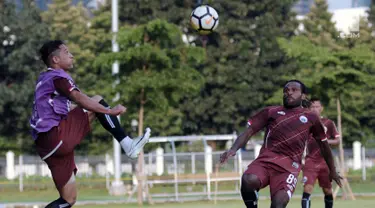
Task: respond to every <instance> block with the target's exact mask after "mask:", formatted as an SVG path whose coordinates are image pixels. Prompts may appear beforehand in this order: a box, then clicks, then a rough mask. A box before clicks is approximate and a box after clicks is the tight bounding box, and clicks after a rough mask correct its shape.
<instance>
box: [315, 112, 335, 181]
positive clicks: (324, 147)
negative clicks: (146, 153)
mask: <svg viewBox="0 0 375 208" xmlns="http://www.w3.org/2000/svg"><path fill="white" fill-rule="evenodd" d="M312 134H313V137H314V138H315V140H316V141H317V143H318V145H319V148H320V152H321V153H322V156H323V158H324V160H325V161H326V163H327V165H328V168H329V170H330V177H331V179H333V180H334V181H335V182H336V183H337V185H339V186H340V187H341V181H340V180H341V179H342V178H341V176H339V175H338V174H337V172H336V167H335V163H334V160H333V155H332V151H331V148H330V147H329V144H328V142H327V137H326V134H325V131H324V128H323V125H322V124H321V122H320V120H319V119H318V120H317V122H315V124H314V125H313V127H312Z"/></svg>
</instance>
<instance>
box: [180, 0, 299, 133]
mask: <svg viewBox="0 0 375 208" xmlns="http://www.w3.org/2000/svg"><path fill="white" fill-rule="evenodd" d="M294 2H295V1H291V0H283V1H251V3H250V2H249V1H239V0H238V1H220V0H219V1H213V2H212V4H210V5H211V6H213V7H214V8H215V9H216V10H217V11H218V13H219V19H220V24H219V27H218V29H217V33H213V34H211V35H209V36H208V37H207V38H208V42H207V44H206V50H207V54H208V63H207V64H206V65H205V66H204V68H203V69H202V74H203V75H204V76H205V77H207V79H206V83H205V87H204V89H203V90H202V91H201V94H200V95H199V96H197V97H194V98H191V99H188V100H186V102H184V104H183V106H182V108H183V109H185V112H186V114H185V115H186V118H187V121H186V123H185V126H184V127H185V133H187V134H189V133H204V134H228V133H232V132H233V131H239V130H240V129H241V127H243V126H245V123H246V119H247V118H248V117H249V116H250V115H251V114H253V113H254V112H255V111H257V110H258V109H259V108H262V107H265V103H264V101H265V100H266V99H267V98H268V97H269V96H270V95H271V94H272V93H273V91H274V90H276V89H278V88H279V87H280V86H281V83H282V81H283V80H282V79H281V78H282V75H283V74H285V73H292V72H294V71H295V70H296V68H295V66H293V63H290V62H287V61H286V59H285V56H284V52H283V51H281V50H280V48H279V46H278V44H277V42H276V37H285V38H289V37H291V36H293V35H294V30H295V29H296V27H297V21H296V19H295V14H294V13H293V12H291V7H292V4H293V3H294ZM205 3H207V1H203V4H205ZM193 35H196V34H193ZM204 41H205V39H204V38H202V37H197V39H196V40H195V44H197V45H203V46H204V45H205V42H204Z"/></svg>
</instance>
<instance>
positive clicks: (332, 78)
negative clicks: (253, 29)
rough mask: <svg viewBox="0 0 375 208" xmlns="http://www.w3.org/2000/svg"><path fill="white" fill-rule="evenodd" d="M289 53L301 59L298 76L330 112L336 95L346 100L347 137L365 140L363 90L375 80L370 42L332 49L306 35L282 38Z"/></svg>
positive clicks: (345, 124) (332, 109) (331, 113)
mask: <svg viewBox="0 0 375 208" xmlns="http://www.w3.org/2000/svg"><path fill="white" fill-rule="evenodd" d="M279 43H280V46H281V47H282V48H283V49H284V50H285V51H286V53H287V55H288V57H290V58H293V59H295V60H297V61H298V63H300V65H301V67H303V68H302V69H301V71H300V72H299V74H298V75H297V77H298V78H300V79H301V80H303V81H305V83H306V84H307V85H308V86H310V87H311V94H312V95H313V96H318V97H320V98H321V99H322V100H323V102H324V103H326V105H328V108H327V111H328V112H327V113H328V114H329V115H334V114H335V113H333V112H334V111H335V110H336V108H335V105H336V99H340V100H341V101H342V112H343V114H342V117H343V121H344V126H346V127H344V129H343V131H344V132H343V133H344V136H346V137H344V138H346V141H353V140H356V139H357V140H363V139H365V138H362V136H361V131H358V128H360V127H361V123H360V120H359V118H360V114H361V112H362V111H363V110H364V106H363V104H364V99H365V97H364V94H363V93H361V91H362V90H363V89H364V88H366V87H369V86H370V85H371V83H373V79H374V78H373V77H371V76H368V71H369V70H372V69H373V67H374V66H375V65H374V63H375V62H374V58H375V57H373V56H374V55H373V53H370V49H369V48H368V47H367V48H366V45H357V46H356V47H354V48H351V49H348V48H346V49H345V50H332V49H331V48H329V47H327V46H318V45H315V44H314V43H313V42H312V41H310V40H309V39H308V38H306V37H296V38H293V39H292V40H291V41H287V40H285V39H280V40H279Z"/></svg>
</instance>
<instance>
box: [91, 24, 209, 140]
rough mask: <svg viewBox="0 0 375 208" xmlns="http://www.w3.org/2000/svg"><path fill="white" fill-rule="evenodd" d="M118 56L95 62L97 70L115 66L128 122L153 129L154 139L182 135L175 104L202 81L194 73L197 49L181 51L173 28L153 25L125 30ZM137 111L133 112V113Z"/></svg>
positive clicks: (105, 56) (178, 33)
mask: <svg viewBox="0 0 375 208" xmlns="http://www.w3.org/2000/svg"><path fill="white" fill-rule="evenodd" d="M118 42H119V46H120V52H118V53H105V54H102V55H101V56H100V57H98V59H97V61H96V65H97V66H102V67H109V66H111V64H112V63H113V62H114V61H115V60H118V61H119V63H120V68H121V69H120V73H119V78H120V80H121V81H120V83H121V85H117V87H116V89H115V91H117V92H120V94H121V99H120V100H119V102H121V103H126V104H127V106H128V110H129V111H128V113H127V115H129V117H130V119H131V118H137V120H138V121H139V125H138V128H139V133H141V132H143V127H144V125H143V123H145V124H146V125H147V126H152V127H153V135H173V134H180V133H181V122H182V119H183V115H182V112H181V110H180V109H179V108H178V104H179V102H180V100H181V99H183V98H184V97H185V96H187V95H189V94H192V93H194V92H197V91H199V89H200V87H201V85H202V83H203V81H204V80H203V77H202V76H201V75H200V74H199V73H198V71H197V70H195V69H194V68H195V67H197V66H199V65H200V64H202V63H203V61H204V58H205V54H204V51H203V49H201V48H199V47H189V46H186V45H185V44H184V43H183V41H182V34H181V31H180V30H179V28H178V27H177V26H176V25H173V24H169V23H167V22H166V21H164V20H154V21H151V22H149V23H147V24H145V25H140V26H137V27H130V26H126V27H124V28H122V29H121V30H120V32H119V34H118ZM135 109H137V111H135Z"/></svg>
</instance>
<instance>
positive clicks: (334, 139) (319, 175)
mask: <svg viewBox="0 0 375 208" xmlns="http://www.w3.org/2000/svg"><path fill="white" fill-rule="evenodd" d="M310 102H311V106H310V110H311V111H312V112H314V113H315V114H316V115H318V117H320V120H321V121H322V124H323V126H324V130H325V132H326V135H327V138H328V144H330V145H338V144H339V143H340V139H339V137H340V135H339V133H338V131H337V129H336V126H335V123H334V122H333V121H331V120H329V119H328V118H324V117H321V113H322V112H323V105H322V103H321V102H320V100H319V99H318V98H312V99H311V100H310ZM302 171H303V183H304V189H303V195H302V202H301V205H302V208H310V207H311V201H310V195H311V193H312V191H313V189H314V184H315V181H316V179H318V181H319V186H320V187H321V188H322V190H323V193H324V203H325V207H326V208H332V207H333V196H332V184H331V182H332V180H331V179H330V177H329V173H330V171H329V168H328V166H327V164H326V163H325V162H324V158H323V157H322V155H321V153H320V149H319V145H318V144H317V142H316V141H315V139H313V138H311V137H310V139H309V140H308V144H307V154H306V157H305V165H304V166H303V168H302Z"/></svg>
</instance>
